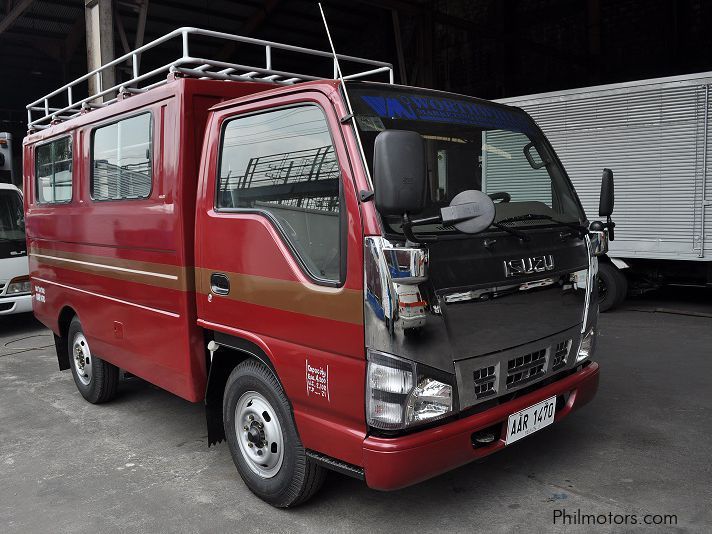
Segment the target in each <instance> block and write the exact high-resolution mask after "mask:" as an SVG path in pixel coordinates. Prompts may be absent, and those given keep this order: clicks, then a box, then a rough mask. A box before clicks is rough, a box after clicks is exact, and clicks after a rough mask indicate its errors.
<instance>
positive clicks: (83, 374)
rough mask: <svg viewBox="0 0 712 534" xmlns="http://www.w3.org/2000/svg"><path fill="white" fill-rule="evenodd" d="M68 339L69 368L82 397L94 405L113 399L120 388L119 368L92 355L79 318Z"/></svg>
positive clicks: (70, 325)
mask: <svg viewBox="0 0 712 534" xmlns="http://www.w3.org/2000/svg"><path fill="white" fill-rule="evenodd" d="M67 338H68V343H69V347H68V349H69V367H70V368H71V369H72V376H73V377H74V383H75V384H76V385H77V389H78V390H79V393H81V394H82V397H84V398H85V399H86V400H88V401H89V402H91V403H92V404H100V403H102V402H107V401H110V400H111V399H113V398H114V397H115V396H116V390H117V389H118V386H119V368H118V367H116V366H114V365H111V364H110V363H108V362H105V361H104V360H102V359H101V358H99V357H97V356H96V355H94V354H92V352H91V348H90V347H89V341H87V338H86V337H85V336H84V331H83V330H82V325H81V323H80V322H79V318H77V317H74V318H73V319H72V322H71V323H70V324H69V331H68V333H67Z"/></svg>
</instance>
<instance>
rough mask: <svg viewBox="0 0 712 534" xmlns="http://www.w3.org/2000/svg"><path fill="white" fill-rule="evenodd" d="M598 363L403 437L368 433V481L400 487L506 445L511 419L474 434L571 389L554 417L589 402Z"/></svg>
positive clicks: (377, 485)
mask: <svg viewBox="0 0 712 534" xmlns="http://www.w3.org/2000/svg"><path fill="white" fill-rule="evenodd" d="M598 371H599V368H598V364H597V363H591V364H589V365H588V366H586V367H584V368H583V369H581V370H580V371H577V372H575V373H573V374H571V375H569V376H567V377H566V378H562V379H561V380H557V381H556V382H553V383H551V384H548V385H546V386H544V387H542V388H540V389H537V390H536V391H532V392H531V393H528V394H526V395H523V396H521V397H518V398H516V399H514V400H511V401H509V402H505V403H503V404H500V405H499V406H495V407H493V408H490V409H488V410H485V411H483V412H480V413H477V414H474V415H471V416H469V417H465V418H462V419H458V420H456V421H452V422H450V423H446V424H443V425H440V426H436V427H433V428H430V429H427V430H423V431H421V432H416V433H414V434H410V435H407V436H402V437H398V438H378V437H368V438H366V439H365V440H364V443H363V455H364V473H365V476H366V484H368V486H369V487H371V488H374V489H380V490H395V489H399V488H404V487H406V486H410V485H412V484H416V483H418V482H421V481H423V480H427V479H428V478H431V477H434V476H437V475H439V474H441V473H445V472H446V471H450V470H451V469H455V468H456V467H460V466H461V465H465V464H467V463H469V462H471V461H473V460H476V459H478V458H482V457H484V456H487V455H489V454H492V453H493V452H496V451H498V450H500V449H502V448H503V447H504V446H505V445H504V437H505V432H506V426H507V425H504V424H503V425H501V427H502V434H501V435H500V439H498V440H496V441H494V442H493V443H491V444H489V445H486V446H479V447H475V446H473V441H472V435H473V434H474V433H475V432H478V431H480V430H484V429H486V428H489V427H491V426H493V425H496V424H499V423H502V422H504V421H506V420H507V418H508V417H509V416H510V415H511V414H513V413H515V412H518V411H519V410H522V409H524V408H527V407H528V406H531V405H533V404H536V403H537V402H540V401H542V400H545V399H548V398H549V397H553V396H559V395H564V396H566V395H567V394H568V399H567V401H566V404H565V405H564V407H563V408H560V409H557V412H556V416H555V418H554V421H555V422H556V421H559V420H560V419H562V418H564V417H566V416H567V415H568V414H569V413H571V412H572V411H573V410H575V409H577V408H580V407H581V406H583V405H584V404H586V403H587V402H589V401H590V400H591V399H592V398H593V396H594V395H595V394H596V390H597V389H598Z"/></svg>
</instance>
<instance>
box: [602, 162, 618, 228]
mask: <svg viewBox="0 0 712 534" xmlns="http://www.w3.org/2000/svg"><path fill="white" fill-rule="evenodd" d="M614 199H615V193H614V191H613V171H612V170H611V169H603V178H602V179H601V197H600V200H599V201H598V215H599V216H601V217H610V216H611V215H613V202H614Z"/></svg>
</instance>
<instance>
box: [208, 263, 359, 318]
mask: <svg viewBox="0 0 712 534" xmlns="http://www.w3.org/2000/svg"><path fill="white" fill-rule="evenodd" d="M195 270H196V277H197V278H198V291H199V292H200V293H202V294H204V295H207V294H209V293H210V275H211V274H212V273H214V272H220V273H221V274H224V275H226V276H227V277H228V278H229V279H230V293H229V294H228V295H226V296H224V297H220V296H215V297H216V298H229V299H232V300H236V301H239V302H247V303H249V304H256V305H259V306H266V307H268V308H275V309H278V310H282V311H288V312H294V313H301V314H303V315H311V316H313V317H321V318H323V319H331V320H333V321H341V322H344V323H352V324H358V325H361V324H363V294H362V292H361V291H358V290H356V289H346V288H334V287H324V286H320V285H317V284H309V283H302V282H295V281H291V280H281V279H278V278H267V277H264V276H257V275H251V274H242V273H230V272H225V271H214V270H211V269H205V268H200V267H196V268H195Z"/></svg>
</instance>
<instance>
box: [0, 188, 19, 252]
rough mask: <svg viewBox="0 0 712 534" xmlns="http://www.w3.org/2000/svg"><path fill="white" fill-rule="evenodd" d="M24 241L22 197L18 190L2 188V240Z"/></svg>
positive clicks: (0, 219)
mask: <svg viewBox="0 0 712 534" xmlns="http://www.w3.org/2000/svg"><path fill="white" fill-rule="evenodd" d="M20 240H21V241H24V240H25V217H24V214H23V211H22V198H21V197H20V195H19V194H17V192H16V191H12V190H8V189H0V241H20Z"/></svg>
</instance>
